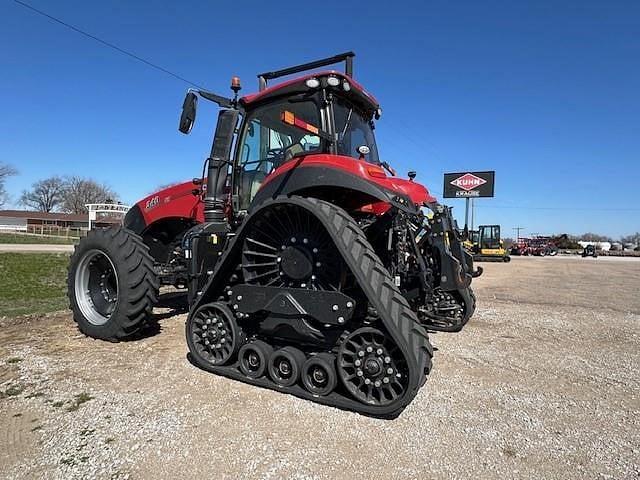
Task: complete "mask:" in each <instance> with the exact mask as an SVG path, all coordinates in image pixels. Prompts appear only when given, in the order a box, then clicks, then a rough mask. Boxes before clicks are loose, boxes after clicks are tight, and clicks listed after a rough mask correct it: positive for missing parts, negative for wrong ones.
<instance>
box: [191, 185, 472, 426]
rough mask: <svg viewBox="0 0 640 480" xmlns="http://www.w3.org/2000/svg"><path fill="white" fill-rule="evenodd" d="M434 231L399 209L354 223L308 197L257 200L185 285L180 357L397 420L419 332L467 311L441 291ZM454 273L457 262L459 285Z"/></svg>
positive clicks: (418, 379) (423, 356)
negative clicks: (201, 278) (201, 272)
mask: <svg viewBox="0 0 640 480" xmlns="http://www.w3.org/2000/svg"><path fill="white" fill-rule="evenodd" d="M444 213H445V215H443V216H442V218H445V219H446V218H447V214H448V212H446V211H445V212H444ZM434 218H435V219H436V220H435V222H437V223H440V222H438V220H437V219H438V218H440V217H438V215H437V214H436V216H434ZM448 218H450V217H448ZM432 220H433V219H432ZM420 221H421V222H422V223H419V222H420ZM385 225H387V227H388V228H385ZM442 228H447V226H446V225H444V226H442ZM422 230H424V231H422ZM205 231H206V229H205ZM380 232H384V233H385V235H386V238H385V241H386V242H387V243H386V244H385V248H386V249H381V237H382V235H381V234H380ZM389 232H391V233H389ZM434 233H435V234H437V233H438V231H437V228H433V227H432V226H430V224H429V223H427V219H426V218H423V217H421V216H416V215H413V216H410V215H408V214H405V213H403V212H397V211H394V212H390V213H389V214H388V215H386V216H384V217H382V218H381V219H379V220H377V221H375V222H372V221H369V220H367V219H364V218H361V219H358V222H356V220H355V219H354V218H353V217H351V216H350V215H349V214H347V213H346V212H345V211H344V210H342V209H340V208H338V207H336V206H334V205H332V204H329V203H327V202H324V201H320V200H316V199H307V198H302V197H286V198H277V199H275V200H273V201H269V202H266V203H265V204H263V206H261V207H260V208H259V209H257V210H256V211H255V212H253V213H252V214H251V215H250V216H249V217H248V218H246V219H245V221H244V223H243V224H242V226H241V227H240V228H239V229H238V230H237V231H236V232H235V233H234V234H231V235H228V236H227V238H226V239H225V245H224V247H222V246H218V248H217V250H216V252H217V254H216V256H217V257H219V258H218V259H217V261H216V263H215V268H214V269H213V270H212V271H211V273H210V274H209V275H207V276H206V281H205V282H194V283H193V285H197V286H198V287H197V288H198V291H197V292H194V293H193V295H191V296H192V298H193V303H192V307H191V313H190V315H189V318H188V320H187V326H186V333H187V342H188V345H189V350H190V358H191V361H192V362H193V363H194V364H196V365H197V366H199V367H201V368H203V369H205V370H208V371H212V372H215V373H218V374H222V375H225V376H227V377H230V378H234V379H237V380H242V381H244V382H248V383H251V384H254V385H258V386H262V387H267V388H271V389H275V390H279V391H283V392H286V393H290V394H293V395H296V396H300V397H304V398H307V399H311V400H313V401H316V402H319V403H323V404H328V405H332V406H336V407H339V408H344V409H349V410H354V411H358V412H360V413H363V414H367V415H372V416H377V417H385V418H386V417H395V416H397V415H398V414H399V413H400V412H401V411H402V410H403V409H404V408H405V407H406V405H408V404H409V403H410V402H411V400H412V399H413V397H414V396H415V395H416V393H417V391H418V389H419V388H420V387H421V386H422V385H423V384H424V382H425V380H426V375H427V374H428V373H429V371H430V369H431V357H432V347H431V345H430V343H429V340H428V335H427V329H433V330H450V331H452V330H459V329H460V328H462V325H464V323H466V321H467V320H468V317H469V316H470V315H471V313H472V310H473V303H472V299H471V297H470V296H467V298H464V297H462V298H461V297H460V296H459V295H458V292H457V290H455V291H449V290H444V289H443V286H446V285H449V284H448V283H447V282H443V281H442V277H443V275H444V274H443V273H442V271H443V270H442V269H441V268H440V267H441V264H442V262H443V256H444V255H451V256H452V258H456V257H455V256H454V255H453V254H452V253H451V250H450V248H449V246H450V245H451V242H449V244H448V245H447V246H446V248H445V247H443V245H445V244H444V243H439V242H438V240H439V238H438V237H440V236H439V235H436V236H435V237H434V235H433V234H434ZM439 248H443V250H444V251H443V252H441V251H440V250H439ZM445 258H446V257H445ZM462 261H466V259H465V258H464V257H463V258H462ZM194 262H196V263H197V259H194ZM465 272H468V268H467V266H466V264H465V265H464V266H463V269H462V271H461V272H458V273H459V278H458V279H457V280H458V281H459V282H462V284H464V282H467V276H469V274H468V273H465ZM445 284H446V285H445ZM467 287H468V282H467V283H466V286H465V287H464V291H469V290H468V288H467Z"/></svg>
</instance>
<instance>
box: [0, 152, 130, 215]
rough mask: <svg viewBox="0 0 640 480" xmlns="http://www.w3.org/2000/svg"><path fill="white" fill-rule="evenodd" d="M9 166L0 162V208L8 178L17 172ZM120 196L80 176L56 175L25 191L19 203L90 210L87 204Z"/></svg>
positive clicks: (38, 207)
mask: <svg viewBox="0 0 640 480" xmlns="http://www.w3.org/2000/svg"><path fill="white" fill-rule="evenodd" d="M16 174H17V171H16V169H15V168H13V167H11V166H10V165H6V164H0V208H1V207H3V206H4V204H5V203H6V202H7V200H8V197H7V193H6V190H5V187H4V186H5V181H6V179H7V178H8V177H10V176H12V175H16ZM118 200H119V197H118V195H117V194H116V193H115V192H114V191H113V190H112V189H111V188H110V187H109V186H107V185H105V184H103V183H99V182H97V181H96V180H93V179H91V178H83V177H79V176H66V177H61V176H53V177H49V178H44V179H42V180H38V181H36V182H34V183H33V184H32V185H31V188H30V189H28V190H23V192H22V194H21V195H20V199H19V203H20V204H21V205H23V206H25V207H27V208H30V209H32V210H36V211H38V212H55V211H59V212H65V213H75V214H83V213H87V207H85V205H86V204H88V203H116V202H117V201H118Z"/></svg>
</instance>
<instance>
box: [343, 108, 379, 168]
mask: <svg viewBox="0 0 640 480" xmlns="http://www.w3.org/2000/svg"><path fill="white" fill-rule="evenodd" d="M333 118H334V122H335V128H336V133H337V134H338V144H337V152H338V154H339V155H346V156H349V157H354V158H360V153H359V152H358V147H360V146H362V145H366V146H367V147H369V153H368V154H366V155H365V156H364V159H365V161H367V162H369V163H376V164H377V163H380V160H379V158H378V148H377V147H376V139H375V137H374V136H373V128H372V125H371V124H370V123H369V120H368V119H367V118H366V117H365V116H364V115H362V114H361V113H360V112H359V111H358V110H356V109H355V108H354V107H353V106H352V105H351V104H350V103H348V102H346V101H344V100H342V99H340V98H336V99H335V101H334V102H333Z"/></svg>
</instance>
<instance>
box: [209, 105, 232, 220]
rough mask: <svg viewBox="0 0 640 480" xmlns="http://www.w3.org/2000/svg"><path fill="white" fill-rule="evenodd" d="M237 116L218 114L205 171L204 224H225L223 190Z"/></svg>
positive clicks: (230, 110)
mask: <svg viewBox="0 0 640 480" xmlns="http://www.w3.org/2000/svg"><path fill="white" fill-rule="evenodd" d="M238 116H239V112H238V110H235V109H229V110H220V113H219V114H218V124H217V126H216V134H215V137H214V140H213V146H212V147H211V156H210V157H209V167H208V169H207V192H206V195H205V197H204V221H205V222H212V223H225V224H226V223H227V218H226V216H225V213H224V206H225V194H226V192H225V188H226V186H227V177H228V168H229V165H231V147H232V146H233V136H234V134H235V131H236V125H237V124H238Z"/></svg>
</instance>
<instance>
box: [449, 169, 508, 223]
mask: <svg viewBox="0 0 640 480" xmlns="http://www.w3.org/2000/svg"><path fill="white" fill-rule="evenodd" d="M495 177H496V172H495V171H493V170H491V171H486V172H460V173H445V174H444V188H443V190H442V191H443V195H442V196H443V197H444V198H464V199H465V211H464V228H465V230H467V228H468V224H469V201H470V200H471V201H473V199H475V198H483V197H493V191H494V186H495ZM471 215H472V216H471V218H472V219H473V212H472V213H471Z"/></svg>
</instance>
